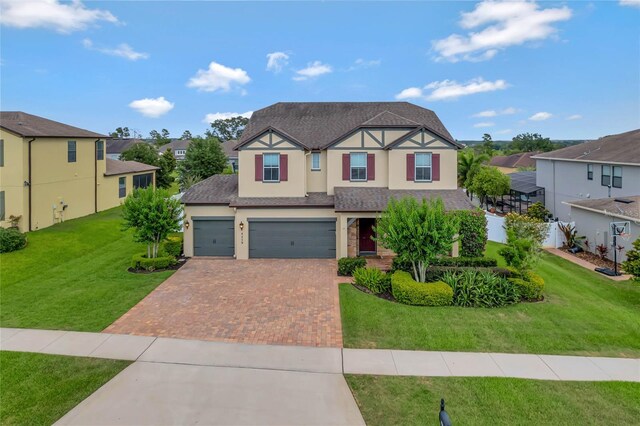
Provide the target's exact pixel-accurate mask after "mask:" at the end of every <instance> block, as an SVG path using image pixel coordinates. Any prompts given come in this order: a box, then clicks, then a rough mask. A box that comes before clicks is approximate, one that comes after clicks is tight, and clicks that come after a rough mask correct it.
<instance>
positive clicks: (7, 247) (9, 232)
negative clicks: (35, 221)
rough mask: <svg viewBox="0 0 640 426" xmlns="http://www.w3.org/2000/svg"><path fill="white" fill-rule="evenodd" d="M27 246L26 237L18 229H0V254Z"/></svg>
mask: <svg viewBox="0 0 640 426" xmlns="http://www.w3.org/2000/svg"><path fill="white" fill-rule="evenodd" d="M26 246H27V236H26V235H25V234H23V233H22V232H20V230H19V229H18V228H6V229H5V228H0V253H9V252H11V251H16V250H21V249H23V248H25V247H26Z"/></svg>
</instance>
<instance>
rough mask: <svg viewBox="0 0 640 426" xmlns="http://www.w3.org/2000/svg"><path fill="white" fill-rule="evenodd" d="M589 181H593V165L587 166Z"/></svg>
mask: <svg viewBox="0 0 640 426" xmlns="http://www.w3.org/2000/svg"><path fill="white" fill-rule="evenodd" d="M587 179H588V180H593V164H587Z"/></svg>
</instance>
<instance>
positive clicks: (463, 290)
mask: <svg viewBox="0 0 640 426" xmlns="http://www.w3.org/2000/svg"><path fill="white" fill-rule="evenodd" d="M442 281H443V282H445V283H447V284H448V285H449V286H451V288H452V289H453V304H454V305H456V306H463V307H483V308H495V307H500V306H506V305H511V304H513V303H517V302H518V301H519V300H520V295H519V293H518V288H517V287H515V286H514V285H513V284H512V283H511V282H509V281H508V280H507V279H506V278H504V277H501V276H498V275H496V274H494V273H492V272H489V271H479V270H473V269H467V270H463V271H460V272H453V271H447V272H446V273H445V274H444V275H443V276H442Z"/></svg>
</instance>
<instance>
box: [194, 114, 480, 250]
mask: <svg viewBox="0 0 640 426" xmlns="http://www.w3.org/2000/svg"><path fill="white" fill-rule="evenodd" d="M460 148H461V145H459V144H458V143H457V142H456V141H455V140H454V139H453V137H452V136H451V135H450V134H449V132H448V131H447V129H446V128H445V127H444V125H443V124H442V123H441V122H440V119H439V118H438V117H437V116H436V114H435V113H434V112H433V111H430V110H428V109H425V108H422V107H419V106H417V105H413V104H410V103H407V102H363V103H355V102H321V103H277V104H274V105H271V106H269V107H267V108H264V109H261V110H259V111H256V112H254V113H253V115H252V116H251V119H250V121H249V124H248V125H247V127H246V128H245V130H244V132H243V134H242V137H241V138H240V139H239V141H238V144H237V146H236V147H235V150H236V151H237V152H238V160H239V164H240V165H241V167H240V169H239V174H238V175H214V176H212V177H210V178H208V179H205V180H204V181H202V182H200V183H198V184H196V185H194V186H192V187H191V188H190V189H189V190H187V191H186V193H185V194H184V195H183V196H182V202H183V203H184V204H185V240H184V251H185V254H186V255H187V256H235V257H236V258H238V259H247V258H340V257H344V256H356V255H376V254H377V255H385V254H390V252H389V251H388V250H385V249H384V248H382V247H379V246H378V245H377V243H376V241H375V240H374V239H373V238H372V237H374V236H375V229H374V226H375V223H376V217H377V216H378V215H379V214H380V212H381V211H383V210H384V209H385V208H386V206H387V203H388V202H389V200H390V199H391V198H398V199H399V198H402V197H405V196H411V197H415V198H417V199H428V198H433V197H441V198H442V199H443V201H444V203H445V206H446V208H447V209H448V210H459V209H471V208H473V206H472V205H471V203H470V202H469V201H468V198H467V197H466V195H465V194H464V193H463V192H462V191H461V190H458V188H457V183H456V182H457V150H458V149H460ZM454 254H455V249H454Z"/></svg>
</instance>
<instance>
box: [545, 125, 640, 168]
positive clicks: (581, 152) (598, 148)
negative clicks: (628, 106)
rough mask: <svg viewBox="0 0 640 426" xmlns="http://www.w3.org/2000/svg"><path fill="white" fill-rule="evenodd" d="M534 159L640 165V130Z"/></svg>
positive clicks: (606, 137)
mask: <svg viewBox="0 0 640 426" xmlns="http://www.w3.org/2000/svg"><path fill="white" fill-rule="evenodd" d="M534 158H540V159H547V158H548V159H562V160H578V161H594V162H605V163H606V162H613V163H633V164H640V129H636V130H631V131H629V132H625V133H619V134H617V135H611V136H605V137H603V138H600V139H596V140H594V141H589V142H585V143H581V144H579V145H573V146H568V147H566V148H562V149H558V150H556V151H551V152H545V153H543V154H539V155H536V156H535V157H534Z"/></svg>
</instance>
